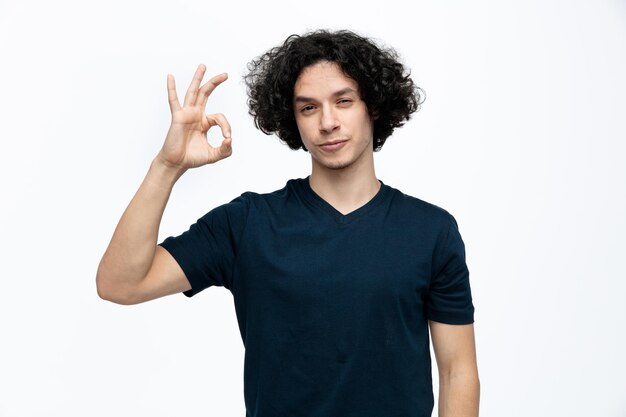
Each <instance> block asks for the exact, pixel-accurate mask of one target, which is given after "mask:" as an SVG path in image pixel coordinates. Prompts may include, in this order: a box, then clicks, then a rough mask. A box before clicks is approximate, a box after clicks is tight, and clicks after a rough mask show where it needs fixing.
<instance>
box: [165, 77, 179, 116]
mask: <svg viewBox="0 0 626 417" xmlns="http://www.w3.org/2000/svg"><path fill="white" fill-rule="evenodd" d="M167 100H168V101H169V103H170V111H171V112H172V113H174V112H175V111H177V110H179V109H180V103H179V102H178V94H176V83H175V82H174V76H173V75H172V74H167Z"/></svg>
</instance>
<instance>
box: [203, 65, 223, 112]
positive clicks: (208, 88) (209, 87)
mask: <svg viewBox="0 0 626 417" xmlns="http://www.w3.org/2000/svg"><path fill="white" fill-rule="evenodd" d="M227 79H228V74H226V73H223V74H220V75H216V76H215V77H213V78H211V79H210V80H209V81H207V82H206V84H204V85H203V86H202V87H200V90H199V91H198V98H197V101H196V105H197V106H201V107H202V110H203V111H204V108H205V106H206V102H207V100H208V98H209V96H210V95H211V93H212V92H213V90H215V87H217V86H218V85H220V84H221V83H223V82H224V81H226V80H227Z"/></svg>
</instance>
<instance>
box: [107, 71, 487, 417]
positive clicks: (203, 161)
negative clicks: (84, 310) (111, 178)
mask: <svg viewBox="0 0 626 417" xmlns="http://www.w3.org/2000/svg"><path fill="white" fill-rule="evenodd" d="M205 69H206V68H205V67H204V65H200V66H199V67H198V69H197V71H196V73H195V75H194V77H193V80H192V82H191V84H190V85H189V88H188V89H187V92H186V94H185V98H184V101H183V104H182V105H181V103H180V102H179V101H178V95H177V92H176V85H175V82H174V77H173V76H171V75H168V77H167V91H168V100H169V104H170V111H171V116H172V121H171V125H170V128H169V130H168V133H167V136H166V138H165V142H164V143H163V146H162V148H161V150H160V151H159V153H158V154H157V155H156V157H155V158H154V159H153V161H152V163H151V165H150V169H149V170H148V173H147V174H146V177H145V178H144V180H143V182H142V183H141V185H140V187H139V189H138V190H137V193H136V194H135V196H134V197H133V199H132V200H131V202H130V203H129V205H128V207H127V208H126V210H125V211H124V213H123V215H122V217H121V219H120V221H119V223H118V225H117V227H116V229H115V231H114V233H113V237H112V238H111V241H110V243H109V246H108V247H107V249H106V251H105V253H104V255H103V257H102V260H101V261H100V264H99V266H98V271H97V275H96V285H97V290H98V295H99V296H100V297H101V298H103V299H105V300H109V301H112V302H115V303H118V304H137V303H142V302H145V301H148V300H152V299H155V298H159V297H163V296H166V295H170V294H176V293H180V292H182V291H186V290H189V289H191V286H190V285H189V281H188V280H187V278H186V277H185V274H184V272H183V271H182V269H181V268H180V266H179V265H178V263H177V262H176V260H174V258H173V257H172V256H171V255H170V254H169V252H167V251H166V250H165V249H163V248H161V247H160V246H157V238H158V230H159V225H160V223H161V219H162V216H163V212H164V210H165V206H166V205H167V201H168V199H169V196H170V194H171V191H172V189H173V187H174V184H175V183H176V181H177V180H178V179H179V178H180V177H181V176H182V175H183V174H184V173H185V172H186V171H187V170H188V169H190V168H197V167H200V166H203V165H207V164H213V163H215V162H218V161H220V160H222V159H224V158H227V157H229V156H230V155H231V154H232V139H231V127H230V124H229V123H228V120H227V119H226V117H225V116H224V115H222V114H210V115H207V114H205V108H206V103H207V101H208V97H209V96H210V95H211V93H212V92H213V91H214V90H215V88H216V87H217V86H219V85H220V84H221V83H222V82H224V81H225V80H226V79H227V78H228V76H227V75H226V74H220V75H216V76H215V77H213V78H211V79H210V80H209V81H208V82H206V83H205V84H203V85H202V86H200V84H201V82H202V79H203V77H204V72H205ZM294 114H295V117H296V122H297V125H298V129H299V132H300V135H301V137H302V140H303V142H304V144H305V146H306V147H307V149H308V150H309V153H310V154H311V175H310V178H309V180H310V185H311V188H312V189H313V190H314V191H315V192H316V193H317V194H318V195H320V196H321V197H322V198H324V199H325V200H326V201H328V202H329V203H330V204H331V205H332V206H333V207H335V208H336V209H337V210H338V211H340V212H342V213H344V214H346V213H349V212H351V211H353V210H354V209H356V208H358V207H360V206H362V205H363V204H365V203H366V202H367V201H369V200H370V199H371V198H373V197H374V196H375V195H376V193H377V192H378V190H379V189H380V182H378V180H377V178H376V175H375V171H374V158H373V147H372V140H373V135H372V132H373V123H374V120H375V119H374V118H373V117H371V116H370V115H369V113H368V111H367V106H366V105H365V103H364V102H363V101H362V100H361V99H360V96H359V94H358V85H357V83H356V82H355V81H354V80H353V79H351V78H349V77H347V76H346V75H345V74H343V72H342V71H341V70H340V68H339V67H338V66H337V65H336V64H334V63H330V62H320V63H318V64H315V65H312V66H310V67H308V68H306V69H305V70H303V71H302V73H301V74H300V77H299V78H298V80H297V81H296V84H295V86H294ZM216 126H217V127H219V128H220V129H221V131H222V135H223V137H224V139H223V141H222V143H221V144H220V146H219V147H213V146H212V145H211V144H209V143H208V141H207V132H208V130H209V129H210V128H212V127H216ZM336 139H342V140H346V142H345V144H344V146H343V147H342V148H341V149H338V150H336V151H330V150H326V149H324V148H323V147H321V146H320V145H322V144H323V143H325V142H327V141H330V140H336ZM429 326H430V331H431V336H432V343H433V349H434V351H435V356H436V360H437V367H438V370H439V380H440V389H439V416H440V417H475V416H478V402H479V388H480V387H479V380H478V371H477V367H476V352H475V342H474V327H473V325H471V324H469V325H449V324H443V323H437V322H432V321H431V322H429Z"/></svg>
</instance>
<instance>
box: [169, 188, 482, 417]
mask: <svg viewBox="0 0 626 417" xmlns="http://www.w3.org/2000/svg"><path fill="white" fill-rule="evenodd" d="M160 245H161V246H162V247H164V248H165V249H166V250H167V251H168V252H169V253H171V254H172V256H173V257H174V258H175V259H176V261H177V262H178V263H179V264H180V266H181V268H182V270H183V271H184V272H185V275H186V276H187V279H188V280H189V282H190V284H191V286H192V289H191V290H189V291H187V292H185V294H186V295H187V296H193V295H194V294H197V293H198V292H200V291H202V290H203V289H205V288H207V287H209V286H223V287H226V288H227V289H229V290H230V291H231V293H232V294H233V298H234V304H235V310H236V314H237V320H238V324H239V330H240V333H241V338H242V340H243V343H244V346H245V362H244V400H245V405H246V411H247V412H246V416H247V417H298V416H302V417H381V416H385V417H424V416H430V415H431V413H432V409H433V392H432V383H431V359H430V350H429V333H428V320H433V321H438V322H442V323H449V324H468V323H472V322H473V317H474V307H473V304H472V297H471V291H470V285H469V272H468V269H467V266H466V262H465V248H464V244H463V241H462V239H461V236H460V234H459V230H458V226H457V223H456V221H455V219H454V217H453V216H452V215H451V214H450V213H448V212H447V211H446V210H444V209H442V208H440V207H437V206H435V205H433V204H430V203H427V202H425V201H423V200H420V199H418V198H415V197H411V196H408V195H405V194H403V193H402V192H400V191H399V190H397V189H395V188H392V187H390V186H388V185H386V184H384V183H382V181H381V187H380V190H379V191H378V193H377V194H376V195H375V196H374V197H373V198H372V199H371V200H370V201H368V202H367V203H366V204H365V205H363V206H361V207H360V208H358V209H356V210H354V211H352V212H350V213H349V214H345V215H344V214H342V213H341V212H339V211H338V210H336V209H335V208H334V207H333V206H331V205H330V204H329V203H328V202H326V201H325V200H324V199H322V198H321V197H320V196H319V195H317V194H316V193H315V192H314V191H313V189H312V188H311V187H310V185H309V182H308V177H307V178H299V179H292V180H289V181H288V182H287V184H286V186H285V187H284V188H282V189H280V190H277V191H274V192H272V193H266V194H258V193H254V192H245V193H243V194H241V195H240V196H239V197H237V198H235V199H234V200H232V201H231V202H230V203H228V204H224V205H221V206H218V207H216V208H214V209H213V210H211V211H209V212H208V213H207V214H205V215H204V216H202V217H201V218H200V219H198V221H197V222H196V223H195V224H193V225H192V226H191V227H190V228H189V230H188V231H186V232H184V233H183V234H181V235H180V236H177V237H168V238H167V239H165V240H164V241H163V242H162V243H160Z"/></svg>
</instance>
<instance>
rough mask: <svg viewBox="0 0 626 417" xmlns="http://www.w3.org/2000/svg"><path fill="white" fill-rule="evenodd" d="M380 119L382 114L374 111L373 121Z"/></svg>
mask: <svg viewBox="0 0 626 417" xmlns="http://www.w3.org/2000/svg"><path fill="white" fill-rule="evenodd" d="M379 117H380V112H379V111H378V110H374V111H373V112H372V120H378V118H379Z"/></svg>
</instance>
